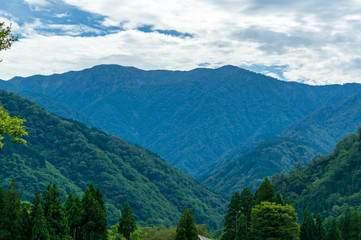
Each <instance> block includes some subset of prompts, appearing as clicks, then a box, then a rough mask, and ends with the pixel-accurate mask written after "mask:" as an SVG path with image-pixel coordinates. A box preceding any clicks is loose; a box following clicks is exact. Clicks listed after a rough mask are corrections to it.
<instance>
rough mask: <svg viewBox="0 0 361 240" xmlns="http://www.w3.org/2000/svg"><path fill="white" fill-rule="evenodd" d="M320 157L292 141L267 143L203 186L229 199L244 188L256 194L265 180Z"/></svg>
mask: <svg viewBox="0 0 361 240" xmlns="http://www.w3.org/2000/svg"><path fill="white" fill-rule="evenodd" d="M317 154H318V152H317V151H315V150H314V149H312V148H310V147H309V146H307V145H305V144H302V143H300V142H296V141H293V140H291V139H275V140H268V141H265V142H262V143H261V144H259V145H258V146H257V147H256V148H255V149H254V150H253V151H251V152H249V153H247V154H246V155H244V156H243V157H241V158H240V159H238V160H237V161H233V162H231V163H229V164H228V165H227V166H226V167H224V168H222V169H221V170H219V171H217V172H216V173H215V174H213V175H211V176H210V177H208V178H207V179H205V180H204V181H203V184H204V185H205V186H207V187H209V188H210V189H212V190H214V191H216V192H219V193H222V194H223V195H225V196H227V197H230V196H232V195H233V194H234V192H235V191H239V192H240V191H242V190H243V189H244V188H245V187H249V188H250V189H251V191H253V192H255V191H256V189H257V188H258V186H259V184H260V183H261V182H262V181H263V180H264V178H265V177H270V176H272V175H274V174H276V173H279V172H282V171H290V170H291V169H293V167H294V165H295V163H296V162H300V163H301V164H303V165H304V164H306V163H307V162H308V161H310V160H312V159H313V158H314V157H315V156H316V155H317Z"/></svg>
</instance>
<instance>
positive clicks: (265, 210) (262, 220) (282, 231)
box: [251, 202, 300, 240]
mask: <svg viewBox="0 0 361 240" xmlns="http://www.w3.org/2000/svg"><path fill="white" fill-rule="evenodd" d="M251 216H252V226H251V232H252V236H253V238H254V240H264V239H287V240H293V239H294V240H298V239H299V231H300V229H299V226H298V224H297V214H296V213H295V211H294V209H293V207H292V206H291V205H288V204H287V205H285V206H283V205H280V204H276V203H273V202H261V204H258V205H256V206H255V208H253V210H252V215H251Z"/></svg>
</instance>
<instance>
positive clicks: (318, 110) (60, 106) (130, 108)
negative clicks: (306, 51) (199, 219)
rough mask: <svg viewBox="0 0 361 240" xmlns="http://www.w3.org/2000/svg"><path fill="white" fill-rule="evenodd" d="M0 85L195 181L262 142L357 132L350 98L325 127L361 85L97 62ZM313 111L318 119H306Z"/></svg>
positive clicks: (319, 140)
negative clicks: (142, 150)
mask: <svg viewBox="0 0 361 240" xmlns="http://www.w3.org/2000/svg"><path fill="white" fill-rule="evenodd" d="M0 87H2V88H4V89H7V90H10V91H15V92H18V93H19V94H27V96H28V97H29V98H30V99H33V100H34V101H36V102H38V103H39V104H41V105H42V106H43V107H44V108H46V109H47V110H49V111H51V112H56V113H57V114H59V115H61V116H63V117H66V118H73V119H76V120H79V121H82V122H86V123H87V124H89V125H90V126H97V127H98V128H100V129H102V130H104V131H106V132H107V133H109V134H114V135H116V136H119V137H121V138H123V139H125V140H127V141H129V142H132V143H135V144H137V145H140V146H142V147H145V148H147V149H150V150H151V151H153V152H155V153H157V154H159V155H160V156H161V157H162V158H163V159H165V160H166V161H167V162H169V163H171V164H172V165H174V166H175V167H177V168H178V169H180V170H181V171H183V172H185V173H187V174H189V175H191V176H193V177H195V178H196V179H199V180H201V179H206V178H207V177H209V176H210V175H212V174H215V173H216V172H217V171H219V170H222V168H223V167H227V165H228V164H230V163H231V162H233V161H238V162H242V161H240V160H239V159H240V158H241V157H242V156H244V154H246V153H247V152H249V151H251V150H252V149H255V148H256V146H257V144H259V143H261V142H262V141H264V140H269V139H274V138H284V137H286V138H288V139H296V140H298V141H299V142H301V143H302V144H305V143H306V144H308V145H309V146H310V147H313V148H315V149H316V151H317V152H321V153H325V152H327V151H330V149H332V148H333V146H334V144H335V143H336V141H337V139H338V138H342V137H344V136H345V135H346V134H347V133H348V132H350V130H351V131H354V129H355V127H354V126H355V125H357V123H356V122H357V121H358V120H359V119H360V118H359V116H357V115H355V114H356V113H358V110H357V109H356V108H353V105H352V103H350V104H351V106H350V107H351V109H350V110H347V111H350V114H354V115H353V116H354V118H352V117H349V116H348V115H347V113H346V112H345V115H344V117H345V118H347V120H348V123H349V124H347V123H345V124H343V125H342V127H340V125H339V124H338V122H335V123H334V124H332V125H326V122H327V121H329V119H330V116H333V115H332V113H331V112H332V111H334V112H335V113H334V114H338V113H336V112H337V111H341V108H342V104H346V102H347V101H357V100H356V99H354V100H352V98H351V97H352V96H354V95H355V94H357V93H358V92H360V91H361V85H360V84H344V85H330V86H309V85H306V84H301V83H295V82H285V81H279V80H277V79H274V78H271V77H268V76H265V75H262V74H257V73H254V72H250V71H247V70H245V69H241V68H238V67H234V66H224V67H222V68H218V69H204V68H200V69H194V70H191V71H165V70H154V71H144V70H140V69H136V68H133V67H122V66H118V65H100V66H96V67H93V68H90V69H85V70H82V71H77V72H68V73H64V74H55V75H51V76H39V75H38V76H32V77H28V78H20V77H16V78H14V79H12V80H10V81H7V82H5V81H0ZM355 98H357V97H356V96H355ZM50 102H51V104H50ZM337 106H340V108H338V107H337ZM324 111H328V112H330V115H329V116H328V117H327V116H325V115H324V114H323V113H324ZM345 111H346V110H345ZM352 111H354V112H353V113H352ZM316 118H318V120H317V121H318V122H319V125H318V126H316V125H315V124H313V122H312V121H311V119H316ZM321 119H324V121H325V122H322V121H321ZM319 120H320V121H319ZM346 122H347V121H346ZM335 128H336V129H337V133H334V130H335ZM320 132H321V133H322V135H321V136H318V134H319V133H320ZM308 133H309V135H307V134H308ZM326 134H327V136H326ZM301 136H304V137H301ZM324 136H326V137H325V138H324ZM310 137H312V138H314V139H312V140H310V139H309V138H310ZM234 156H237V158H235V157H234ZM287 166H288V165H287ZM205 174H206V175H205Z"/></svg>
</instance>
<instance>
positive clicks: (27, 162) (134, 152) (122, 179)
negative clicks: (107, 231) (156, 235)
mask: <svg viewBox="0 0 361 240" xmlns="http://www.w3.org/2000/svg"><path fill="white" fill-rule="evenodd" d="M0 106H4V108H5V109H7V110H8V111H9V113H10V115H11V116H19V117H21V118H23V117H25V118H26V120H27V122H26V124H25V125H26V130H27V131H29V135H28V137H27V138H26V140H27V141H28V143H27V144H26V145H20V144H13V143H10V142H6V143H5V146H4V147H3V148H2V149H0V166H1V167H0V186H3V187H4V189H7V188H8V186H9V184H10V182H11V179H12V178H13V177H15V179H16V182H17V186H18V189H19V190H20V192H21V194H22V196H21V197H22V200H27V201H32V199H33V197H34V193H35V191H36V189H37V188H38V189H40V190H44V189H45V187H46V185H47V184H49V183H53V182H56V183H57V185H58V187H59V189H60V190H61V191H62V193H63V194H64V195H63V196H65V194H67V193H69V192H72V193H74V194H77V195H80V194H81V191H82V190H84V189H85V188H86V186H88V185H89V184H90V183H93V184H94V185H95V186H97V187H99V188H100V189H101V191H102V192H103V195H104V199H105V203H106V207H107V212H108V216H109V223H110V224H115V223H117V222H118V220H119V217H120V209H122V207H123V206H124V204H125V202H126V201H128V202H129V203H130V205H131V207H132V209H133V211H134V214H135V218H136V220H137V222H138V224H140V225H143V226H144V225H161V224H162V225H166V226H170V225H172V226H176V224H178V221H179V216H180V213H181V211H182V209H183V207H184V206H187V207H188V208H191V209H192V211H193V214H194V215H195V216H196V221H197V223H205V224H207V226H209V227H210V228H211V229H215V228H217V227H218V226H219V223H220V221H221V220H222V216H223V214H224V212H225V209H226V201H225V200H224V199H223V198H221V197H220V196H218V195H216V194H214V193H212V192H210V191H209V190H207V189H206V188H204V187H203V186H201V185H200V184H198V183H197V182H196V181H195V180H193V179H192V178H191V177H188V176H187V175H185V174H184V173H182V172H180V171H179V170H177V169H175V168H174V167H173V166H171V165H170V164H168V163H166V162H164V161H163V160H162V159H160V158H159V157H158V156H157V155H155V154H153V153H151V152H149V151H147V150H145V149H142V148H139V147H136V146H134V145H131V144H129V143H127V142H125V141H123V140H122V139H120V138H118V137H112V136H109V135H107V134H105V133H103V132H101V131H98V130H96V129H94V128H89V127H86V126H85V125H84V124H82V123H79V122H74V121H70V120H65V119H62V118H59V117H57V116H55V115H53V114H50V113H48V112H46V111H45V110H43V109H42V108H41V107H39V106H38V105H36V104H34V103H33V102H31V101H29V100H27V99H25V98H20V97H19V96H18V95H16V94H8V93H7V92H5V91H3V90H1V91H0Z"/></svg>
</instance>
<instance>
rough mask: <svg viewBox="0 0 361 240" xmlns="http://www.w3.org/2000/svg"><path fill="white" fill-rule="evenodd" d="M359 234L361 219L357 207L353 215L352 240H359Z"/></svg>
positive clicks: (360, 231)
mask: <svg viewBox="0 0 361 240" xmlns="http://www.w3.org/2000/svg"><path fill="white" fill-rule="evenodd" d="M359 233H361V219H360V215H359V212H358V208H357V207H355V208H354V210H353V212H352V215H351V233H350V239H352V240H358V235H359Z"/></svg>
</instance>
